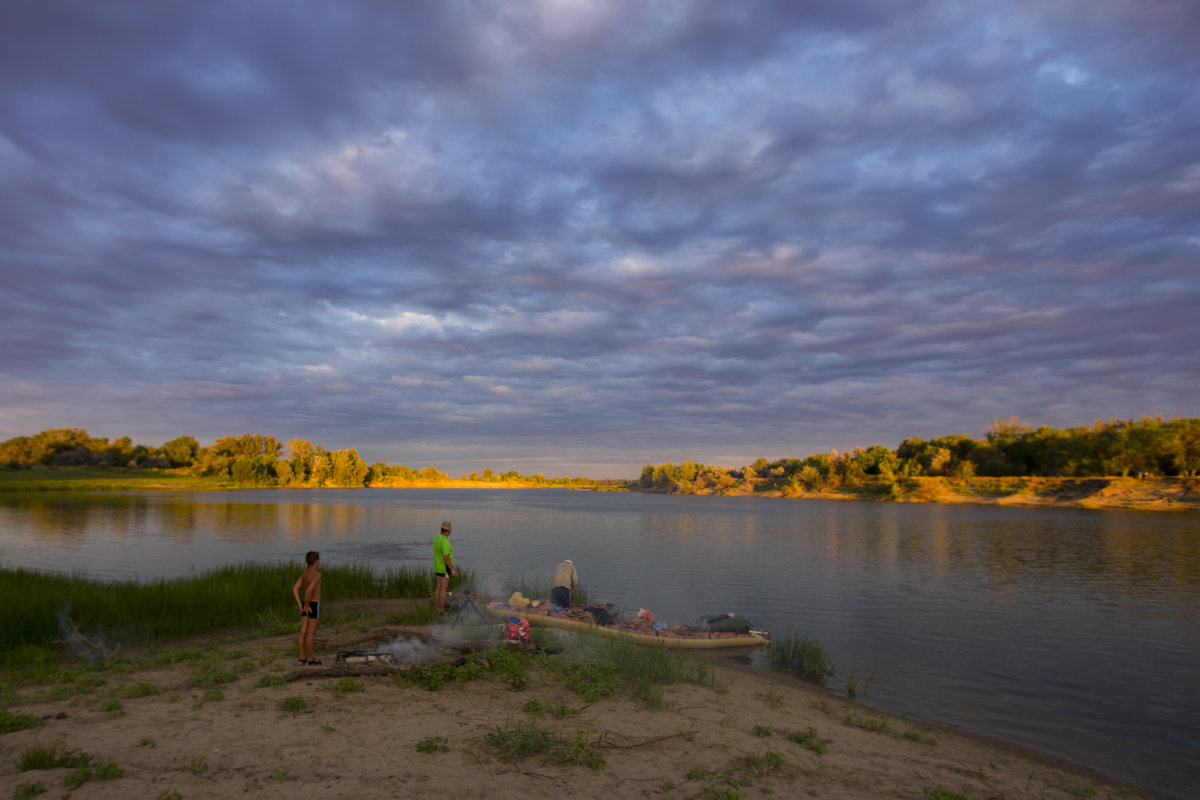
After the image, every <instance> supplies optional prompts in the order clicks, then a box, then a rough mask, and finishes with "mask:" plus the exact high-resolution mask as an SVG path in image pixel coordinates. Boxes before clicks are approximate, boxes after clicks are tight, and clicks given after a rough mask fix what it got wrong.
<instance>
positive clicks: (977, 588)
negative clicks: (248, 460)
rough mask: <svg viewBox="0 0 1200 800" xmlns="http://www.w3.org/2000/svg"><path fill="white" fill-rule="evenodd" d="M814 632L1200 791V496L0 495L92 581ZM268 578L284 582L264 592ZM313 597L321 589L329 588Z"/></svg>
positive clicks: (931, 705)
mask: <svg viewBox="0 0 1200 800" xmlns="http://www.w3.org/2000/svg"><path fill="white" fill-rule="evenodd" d="M443 519H450V520H452V521H453V523H454V534H453V539H452V541H453V543H454V548H455V555H456V560H457V562H458V563H459V564H460V565H461V566H463V567H465V568H469V569H470V570H472V571H473V572H474V573H475V574H476V575H478V576H479V577H480V578H481V579H482V580H483V581H484V582H485V583H486V584H488V585H489V586H490V587H491V588H492V589H494V590H498V589H499V587H500V585H501V583H502V582H503V580H504V578H505V577H509V576H520V575H528V576H534V575H545V576H548V575H549V572H550V570H551V569H552V568H553V565H554V564H555V563H557V562H558V561H560V560H562V559H563V558H570V559H572V560H573V561H574V562H575V564H576V566H577V567H578V569H579V572H580V578H581V580H582V582H583V583H584V585H585V586H586V588H587V590H588V593H589V595H590V597H591V598H592V599H593V600H595V601H611V602H613V603H615V604H617V605H618V606H624V607H626V608H627V609H628V610H629V612H630V613H633V612H636V611H637V609H638V608H639V607H645V608H648V609H650V610H651V611H652V612H653V613H654V615H655V618H656V619H658V620H663V621H667V622H672V623H676V622H693V621H695V620H696V619H697V618H698V617H699V616H701V615H702V614H707V613H723V612H735V613H737V614H739V615H740V616H745V617H747V618H749V619H750V620H752V621H753V623H754V624H755V625H756V626H757V627H760V628H766V629H769V630H772V631H773V632H777V633H778V632H785V631H796V632H798V633H802V634H804V635H807V636H811V637H814V638H816V639H817V640H819V641H820V642H821V643H822V644H823V645H824V646H825V648H826V650H827V651H828V652H829V653H830V654H831V655H832V657H833V659H834V660H835V662H836V663H837V673H836V675H835V676H834V678H833V679H832V680H831V682H830V688H832V689H834V690H839V691H845V689H846V686H847V685H848V684H849V682H850V681H851V680H853V681H854V682H855V683H856V685H857V687H858V697H859V700H860V701H861V702H862V703H864V704H865V705H869V706H873V707H877V708H880V709H882V710H885V711H889V712H893V713H899V714H904V715H908V716H913V717H919V718H922V719H928V720H933V721H937V722H942V723H948V724H950V725H954V726H959V727H962V728H966V729H969V730H971V731H976V732H980V733H984V734H988V735H992V736H996V737H1000V738H1003V739H1007V740H1010V741H1013V742H1016V743H1019V744H1023V745H1026V746H1029V747H1033V748H1036V749H1039V750H1042V751H1045V752H1048V753H1051V754H1054V755H1058V756H1061V757H1064V758H1068V759H1070V760H1073V761H1076V762H1079V763H1082V764H1085V765H1089V766H1092V767H1095V768H1097V769H1100V770H1101V771H1103V772H1106V773H1108V774H1110V775H1114V776H1115V777H1118V778H1121V779H1124V780H1127V781H1130V782H1131V783H1135V784H1138V785H1142V786H1146V787H1149V788H1154V789H1158V790H1160V791H1163V792H1166V793H1169V794H1173V795H1176V796H1178V797H1200V677H1198V676H1200V670H1198V669H1197V664H1200V613H1198V611H1200V514H1196V513H1192V512H1181V513H1154V512H1130V511H1099V510H1083V509H1044V508H1036V509H1035V508H1012V507H997V506H966V505H926V504H895V503H865V502H852V501H851V502H847V501H819V500H803V501H795V500H783V499H761V498H719V497H681V496H671V495H645V494H631V493H598V492H581V491H568V490H559V489H533V490H516V489H513V490H499V489H498V490H456V489H444V490H438V489H365V490H296V491H286V490H273V491H250V492H197V493H184V494H109V495H103V494H100V495H77V494H59V493H41V494H9V495H0V563H3V564H4V565H5V566H7V567H28V568H34V569H41V570H56V571H62V572H71V571H82V572H86V573H87V574H88V575H90V576H92V577H96V578H101V579H125V578H137V579H148V578H155V577H173V576H179V575H187V574H191V573H194V572H199V571H203V570H205V569H207V568H210V567H214V566H218V565H222V564H228V563H239V562H245V561H276V560H285V559H286V560H294V561H296V563H297V567H298V569H299V568H300V566H301V563H302V557H303V554H304V552H305V551H306V550H310V549H316V550H320V551H321V556H322V561H323V562H324V563H325V564H326V565H329V564H333V563H337V562H351V561H353V562H364V563H370V564H373V565H376V566H378V567H384V566H393V565H403V564H409V565H411V564H425V563H426V562H427V561H428V559H429V555H430V542H431V541H432V539H433V536H434V535H435V534H436V533H437V530H438V526H439V523H440V522H441V521H442V520H443ZM287 590H288V587H283V588H282V589H281V592H283V593H284V594H285V595H286V593H287ZM327 600H328V601H330V603H331V605H332V603H334V602H336V598H327Z"/></svg>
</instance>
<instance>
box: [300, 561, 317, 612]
mask: <svg viewBox="0 0 1200 800" xmlns="http://www.w3.org/2000/svg"><path fill="white" fill-rule="evenodd" d="M300 586H301V587H302V588H303V590H304V591H303V593H302V597H303V600H304V602H306V603H310V602H311V603H319V602H321V573H319V572H317V571H316V569H314V568H313V567H309V568H308V569H306V570H304V572H303V573H302V574H301V575H300Z"/></svg>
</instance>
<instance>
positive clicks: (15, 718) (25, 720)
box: [0, 708, 41, 733]
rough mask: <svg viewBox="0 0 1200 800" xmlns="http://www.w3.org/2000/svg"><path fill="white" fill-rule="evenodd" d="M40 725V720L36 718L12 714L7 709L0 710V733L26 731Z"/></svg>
mask: <svg viewBox="0 0 1200 800" xmlns="http://www.w3.org/2000/svg"><path fill="white" fill-rule="evenodd" d="M40 724H41V720H39V719H38V718H37V717H31V716H30V715H28V714H14V713H13V712H12V711H9V710H8V709H3V708H0V733H12V732H13V731H23V730H28V729H29V728H36V727H37V726H38V725H40Z"/></svg>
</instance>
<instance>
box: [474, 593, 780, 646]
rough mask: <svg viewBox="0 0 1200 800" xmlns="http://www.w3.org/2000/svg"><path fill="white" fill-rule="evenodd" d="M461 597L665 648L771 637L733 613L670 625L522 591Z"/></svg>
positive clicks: (531, 618)
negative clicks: (562, 603)
mask: <svg viewBox="0 0 1200 800" xmlns="http://www.w3.org/2000/svg"><path fill="white" fill-rule="evenodd" d="M461 597H463V598H464V599H465V600H466V601H471V600H472V599H474V601H476V602H477V603H478V604H479V605H480V606H482V607H483V610H484V611H485V612H486V613H487V614H489V615H490V616H492V617H495V618H498V619H506V618H519V619H523V620H526V621H527V622H528V623H529V624H530V625H535V626H537V625H541V626H545V627H553V628H565V629H568V630H586V631H591V632H593V633H598V634H600V635H602V636H611V637H615V638H627V639H630V640H632V641H636V642H642V643H652V644H659V645H664V646H666V647H683V648H720V647H761V646H763V645H765V644H767V643H768V642H769V641H770V640H771V634H770V633H768V632H767V631H761V630H755V629H754V627H753V625H752V624H751V623H750V622H749V621H748V620H745V619H742V618H740V617H735V616H734V615H732V614H720V615H715V616H709V617H704V618H702V620H703V621H702V622H700V623H699V624H697V625H666V624H664V623H661V622H655V621H654V619H653V616H652V615H651V614H650V613H649V612H647V611H644V610H642V611H639V613H638V614H637V616H633V617H625V616H621V615H620V614H616V613H614V610H615V606H613V605H612V604H611V603H604V604H595V603H588V604H580V603H575V604H572V605H571V606H570V607H569V608H556V607H555V606H553V605H552V604H551V603H549V602H546V601H539V600H529V599H528V598H525V597H523V596H521V594H520V593H519V592H517V593H514V594H513V595H512V596H511V597H509V598H508V599H507V600H503V599H497V598H489V597H484V596H482V595H476V594H474V593H469V592H468V593H466V594H465V595H463V596H461ZM454 599H456V600H457V599H458V597H456V598H454Z"/></svg>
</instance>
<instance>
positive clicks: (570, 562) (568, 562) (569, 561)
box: [563, 558, 575, 567]
mask: <svg viewBox="0 0 1200 800" xmlns="http://www.w3.org/2000/svg"><path fill="white" fill-rule="evenodd" d="M563 563H564V564H570V565H571V566H572V567H573V566H575V562H574V561H572V560H571V559H569V558H564V559H563Z"/></svg>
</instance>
